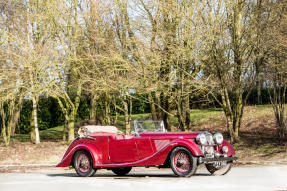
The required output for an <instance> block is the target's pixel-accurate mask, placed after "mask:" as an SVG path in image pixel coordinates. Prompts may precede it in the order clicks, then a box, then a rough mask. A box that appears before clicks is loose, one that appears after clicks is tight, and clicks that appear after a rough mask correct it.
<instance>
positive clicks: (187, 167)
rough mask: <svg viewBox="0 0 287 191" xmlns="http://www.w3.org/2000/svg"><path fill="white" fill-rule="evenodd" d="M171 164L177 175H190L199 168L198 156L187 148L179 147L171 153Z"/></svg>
mask: <svg viewBox="0 0 287 191" xmlns="http://www.w3.org/2000/svg"><path fill="white" fill-rule="evenodd" d="M170 166H171V169H172V171H173V172H174V174H175V175H177V176H181V177H190V176H192V175H193V174H194V173H195V171H196V169H197V162H196V157H194V156H193V155H192V153H191V152H190V150H188V149H187V148H185V147H177V148H175V149H174V150H173V151H172V153H171V155H170Z"/></svg>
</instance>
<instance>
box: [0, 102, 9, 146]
mask: <svg viewBox="0 0 287 191" xmlns="http://www.w3.org/2000/svg"><path fill="white" fill-rule="evenodd" d="M0 114H1V123H2V129H1V135H2V137H3V140H4V143H5V145H6V146H8V145H9V139H8V135H7V133H6V132H7V129H6V115H5V111H4V103H2V102H0Z"/></svg>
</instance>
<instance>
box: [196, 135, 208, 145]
mask: <svg viewBox="0 0 287 191" xmlns="http://www.w3.org/2000/svg"><path fill="white" fill-rule="evenodd" d="M196 142H197V143H199V144H201V145H206V143H207V140H206V136H205V134H204V133H199V134H198V135H197V136H196Z"/></svg>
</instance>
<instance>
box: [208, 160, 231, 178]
mask: <svg viewBox="0 0 287 191" xmlns="http://www.w3.org/2000/svg"><path fill="white" fill-rule="evenodd" d="M205 166H206V169H207V170H208V171H209V172H210V174H212V175H214V176H221V175H225V174H227V173H228V172H229V171H230V170H231V167H232V161H231V162H228V163H227V164H226V165H223V166H215V165H214V164H205Z"/></svg>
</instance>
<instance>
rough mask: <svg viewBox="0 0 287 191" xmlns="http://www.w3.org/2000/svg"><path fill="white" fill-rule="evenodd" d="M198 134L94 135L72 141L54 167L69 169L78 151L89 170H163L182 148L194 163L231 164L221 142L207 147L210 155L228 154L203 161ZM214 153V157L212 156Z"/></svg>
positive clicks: (228, 145)
mask: <svg viewBox="0 0 287 191" xmlns="http://www.w3.org/2000/svg"><path fill="white" fill-rule="evenodd" d="M198 135H199V133H167V132H165V133H140V134H139V135H118V134H115V133H94V134H92V135H91V136H89V137H88V138H76V139H75V140H74V141H73V142H72V143H71V144H70V146H69V148H68V150H67V151H66V153H65V155H64V157H63V159H62V161H61V162H60V163H59V164H58V165H57V167H68V166H70V165H72V166H74V165H73V160H74V159H73V157H74V155H75V153H76V151H78V150H85V151H87V152H88V153H89V154H90V155H91V158H92V164H93V168H95V169H99V168H113V167H127V166H131V167H136V166H164V165H165V164H167V161H168V160H169V158H170V154H171V152H172V151H173V149H175V148H178V147H180V148H182V147H184V148H186V149H188V150H189V151H190V152H191V153H192V155H193V156H194V157H195V158H196V159H197V163H198V164H200V163H203V162H206V161H232V160H235V158H232V157H233V156H234V155H235V152H234V149H233V147H232V146H231V145H230V144H229V143H228V142H227V141H225V140H223V142H222V144H221V145H216V144H214V145H211V146H210V147H213V149H214V151H213V152H214V154H215V155H218V156H219V155H220V156H223V151H222V148H223V147H224V146H227V147H228V152H226V153H225V156H224V157H221V158H220V160H219V159H216V158H213V159H211V160H210V159H209V160H205V159H206V156H205V154H204V153H203V150H202V146H201V145H200V144H198V143H197V141H196V137H197V136H198ZM216 153H217V154H216Z"/></svg>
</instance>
